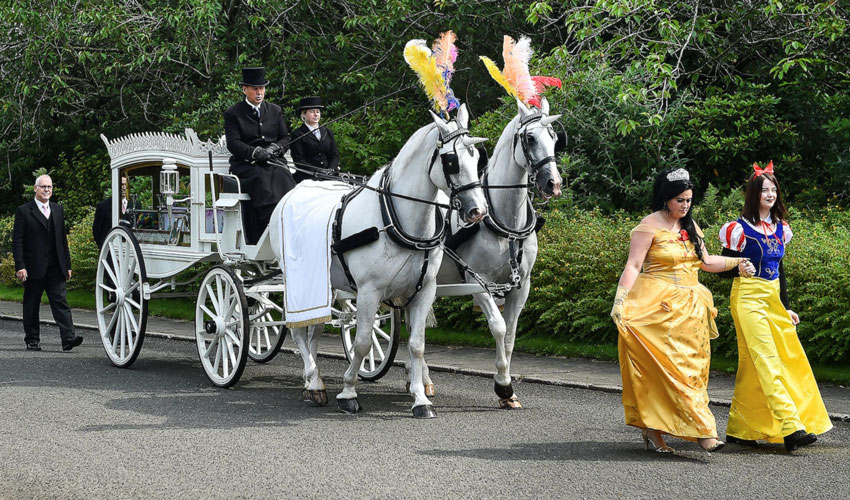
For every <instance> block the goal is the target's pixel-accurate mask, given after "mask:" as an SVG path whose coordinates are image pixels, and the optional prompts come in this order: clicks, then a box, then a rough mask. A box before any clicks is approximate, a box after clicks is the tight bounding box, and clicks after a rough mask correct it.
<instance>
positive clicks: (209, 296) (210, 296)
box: [205, 283, 219, 318]
mask: <svg viewBox="0 0 850 500" xmlns="http://www.w3.org/2000/svg"><path fill="white" fill-rule="evenodd" d="M207 299H208V300H209V301H210V302H211V303H212V306H213V309H215V311H216V312H215V313H213V312H210V318H215V317H216V316H218V310H219V307H218V301H217V300H216V295H215V292H214V291H213V289H212V285H210V284H209V283H207ZM205 309H206V308H205ZM207 311H209V309H207Z"/></svg>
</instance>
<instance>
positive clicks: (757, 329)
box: [726, 278, 832, 443]
mask: <svg viewBox="0 0 850 500" xmlns="http://www.w3.org/2000/svg"><path fill="white" fill-rule="evenodd" d="M729 299H730V303H731V308H732V319H734V320H735V333H736V334H737V336H738V373H737V375H736V376H735V394H734V395H733V396H732V407H731V408H730V409H729V425H728V427H727V428H726V434H727V435H730V436H735V437H737V438H741V439H764V440H767V441H770V442H774V443H781V442H782V438H783V437H784V436H787V435H789V434H791V433H793V432H794V431H797V430H800V429H805V430H806V431H807V432H813V433H815V434H821V433H823V432H826V431H828V430H829V429H831V428H832V422H830V420H829V414H827V411H826V407H825V406H824V404H823V399H822V398H821V396H820V391H819V390H818V385H817V382H816V381H815V376H814V374H813V373H812V368H811V366H809V360H808V358H806V353H805V352H804V351H803V346H802V345H800V339H799V338H798V337H797V329H796V328H795V327H794V323H792V322H791V318H789V317H788V312H787V311H786V310H785V307H784V306H783V305H782V301H781V300H780V298H779V280H773V281H768V280H764V279H761V278H735V281H734V283H733V284H732V294H731V296H730V298H729Z"/></svg>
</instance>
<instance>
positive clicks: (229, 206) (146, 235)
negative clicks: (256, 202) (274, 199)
mask: <svg viewBox="0 0 850 500" xmlns="http://www.w3.org/2000/svg"><path fill="white" fill-rule="evenodd" d="M101 139H102V140H103V142H104V144H106V148H107V150H108V151H109V156H110V158H111V171H112V192H113V193H118V192H120V186H121V176H122V175H127V176H133V175H134V174H141V175H146V176H151V177H152V186H151V189H152V200H150V201H151V206H150V207H149V208H148V209H144V208H143V209H135V208H134V212H135V213H134V216H135V217H136V220H135V221H134V222H135V223H134V224H132V225H133V228H134V229H133V232H134V233H135V234H136V236H137V239H138V240H139V244H140V246H141V249H142V253H143V254H144V258H145V263H146V265H147V274H148V277H150V278H167V277H171V276H174V275H176V274H178V273H180V272H181V271H184V270H186V269H187V268H188V267H190V266H191V265H193V264H196V263H198V262H216V261H235V262H242V261H252V262H262V263H269V264H271V263H273V262H274V254H273V252H272V249H271V245H270V244H269V241H268V237H267V236H266V235H264V236H263V237H262V238H261V239H260V240H259V242H258V244H257V245H247V244H245V238H244V233H243V231H242V219H241V217H242V215H241V208H240V206H239V202H240V201H244V200H250V197H249V196H248V195H247V194H242V193H239V192H237V193H232V192H228V193H222V192H221V186H222V178H224V177H228V178H231V179H233V182H236V183H237V185H238V179H236V177H235V176H233V175H231V174H230V173H229V172H228V170H229V167H230V164H229V161H228V159H229V158H230V153H229V152H228V151H227V147H226V144H225V141H224V138H223V137H222V139H221V140H219V141H217V142H213V141H211V140H207V141H205V142H204V141H201V140H200V139H199V138H198V135H197V134H196V133H195V131H194V130H192V129H189V128H187V129H186V130H185V135H182V136H181V135H177V134H169V133H163V132H146V133H139V134H131V135H128V136H124V137H120V138H117V139H112V140H109V139H107V138H106V137H105V136H103V135H101ZM210 153H211V154H212V156H211V157H212V168H210ZM167 158H172V159H174V160H175V162H176V165H177V168H178V171H179V172H180V173H181V177H183V176H184V175H185V173H186V172H188V174H189V182H188V188H189V193H188V200H185V201H184V203H187V204H188V206H187V207H177V206H175V207H173V209H172V215H171V216H170V217H169V216H168V207H167V206H166V204H165V202H164V199H162V197H158V196H157V193H158V192H159V189H158V187H159V184H158V180H159V175H158V173H159V171H160V170H161V167H162V164H163V161H164V160H165V159H167ZM152 174H153V175H152ZM211 188H213V189H211ZM212 194H214V195H215V204H214V205H213V203H212V197H211V196H210V199H209V200H208V195H212ZM157 202H158V203H157ZM119 203H120V197H118V196H113V199H112V220H113V221H115V222H114V223H113V226H115V225H117V224H118V222H117V221H119V219H120V216H119ZM215 217H218V224H216V222H215V220H214V218H215ZM181 219H182V221H181ZM143 220H145V221H147V224H140V222H141V221H143ZM186 226H188V231H186ZM216 226H218V229H219V233H218V235H217V234H216V232H215V228H216Z"/></svg>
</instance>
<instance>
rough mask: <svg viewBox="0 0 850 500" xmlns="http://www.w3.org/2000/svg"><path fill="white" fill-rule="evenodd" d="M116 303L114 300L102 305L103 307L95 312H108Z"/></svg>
mask: <svg viewBox="0 0 850 500" xmlns="http://www.w3.org/2000/svg"><path fill="white" fill-rule="evenodd" d="M116 305H117V304H116V303H115V302H110V303H109V304H107V305H106V306H104V307H103V309H100V310H98V311H97V312H98V314H103V313H106V312H109V311H111V310H113V309H115V306H116Z"/></svg>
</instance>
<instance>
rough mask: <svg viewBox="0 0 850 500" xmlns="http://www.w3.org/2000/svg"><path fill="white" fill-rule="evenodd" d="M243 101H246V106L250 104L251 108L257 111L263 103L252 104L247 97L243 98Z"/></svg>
mask: <svg viewBox="0 0 850 500" xmlns="http://www.w3.org/2000/svg"><path fill="white" fill-rule="evenodd" d="M245 102H246V103H248V106H251V107H252V108H254V109H256V110H257V112H258V113H259V112H260V106H262V104H263V103H262V102H260V104H259V105H257V106H254V103H252V102H251V101H249V100H248V98H247V97H246V98H245Z"/></svg>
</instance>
